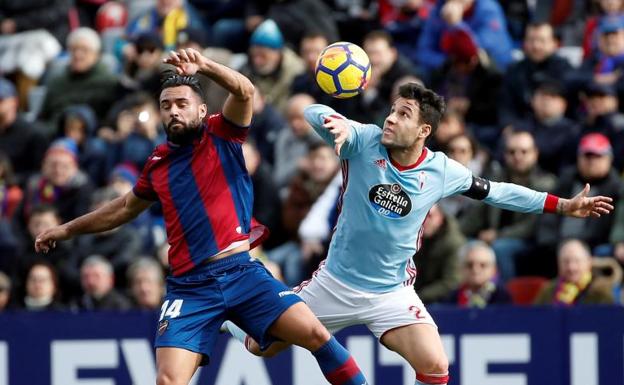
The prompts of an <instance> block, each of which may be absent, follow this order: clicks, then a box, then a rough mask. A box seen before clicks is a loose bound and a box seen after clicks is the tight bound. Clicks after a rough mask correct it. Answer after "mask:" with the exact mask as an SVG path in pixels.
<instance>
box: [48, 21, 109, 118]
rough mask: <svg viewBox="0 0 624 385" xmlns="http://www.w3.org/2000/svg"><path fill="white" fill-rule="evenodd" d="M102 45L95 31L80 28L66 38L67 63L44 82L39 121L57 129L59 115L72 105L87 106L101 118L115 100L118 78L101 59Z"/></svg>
mask: <svg viewBox="0 0 624 385" xmlns="http://www.w3.org/2000/svg"><path fill="white" fill-rule="evenodd" d="M101 48H102V43H101V41H100V37H99V36H98V34H97V32H95V31H94V30H92V29H90V28H86V27H82V28H78V29H75V30H73V31H72V32H71V33H70V34H69V35H68V36H67V49H68V50H69V63H68V64H67V66H66V67H65V68H63V69H62V70H61V72H60V73H58V74H53V75H51V77H50V78H49V79H48V80H47V82H46V83H45V86H46V90H47V92H46V96H45V100H44V102H43V106H42V108H41V112H40V114H39V119H41V120H43V121H44V122H46V123H47V124H48V126H49V127H56V123H57V120H58V117H59V115H60V114H61V113H62V112H63V111H64V110H65V108H66V107H68V106H70V105H72V104H87V105H89V106H90V107H91V108H93V110H94V111H95V113H96V115H97V117H98V119H102V118H104V116H105V114H106V112H107V111H108V109H109V108H110V106H111V104H112V103H113V102H114V101H115V100H116V99H117V96H118V95H117V93H118V85H119V82H118V79H117V76H116V75H114V74H113V73H111V71H110V69H109V68H108V67H107V66H106V65H105V64H104V63H103V62H102V61H101V60H100V58H101V56H100V51H101Z"/></svg>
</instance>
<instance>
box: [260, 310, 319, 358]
mask: <svg viewBox="0 0 624 385" xmlns="http://www.w3.org/2000/svg"><path fill="white" fill-rule="evenodd" d="M269 332H270V333H271V334H272V335H273V336H275V337H277V338H279V339H281V340H283V341H286V342H288V343H291V344H294V345H299V346H301V347H303V348H306V349H308V350H310V351H315V350H317V349H319V348H320V347H321V346H323V345H324V344H325V342H327V341H328V340H329V339H330V337H331V336H330V334H329V332H328V331H327V329H326V328H325V326H323V324H321V322H320V321H319V320H318V319H317V318H316V317H315V316H314V313H312V311H311V310H310V308H309V307H308V306H307V305H306V304H305V303H303V302H300V303H297V304H295V305H293V306H291V307H290V308H289V309H288V310H286V311H285V312H284V313H282V315H281V316H280V317H279V318H278V319H277V320H276V321H275V322H274V323H273V325H271V328H270V329H269Z"/></svg>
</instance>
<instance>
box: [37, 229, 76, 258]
mask: <svg viewBox="0 0 624 385" xmlns="http://www.w3.org/2000/svg"><path fill="white" fill-rule="evenodd" d="M69 237H70V236H69V232H68V231H67V227H65V226H64V225H61V226H55V227H53V228H51V229H48V230H45V231H44V232H42V233H41V234H39V235H37V238H36V239H35V251H36V252H37V253H41V252H44V253H47V252H48V251H50V249H53V248H55V247H56V241H64V240H66V239H69Z"/></svg>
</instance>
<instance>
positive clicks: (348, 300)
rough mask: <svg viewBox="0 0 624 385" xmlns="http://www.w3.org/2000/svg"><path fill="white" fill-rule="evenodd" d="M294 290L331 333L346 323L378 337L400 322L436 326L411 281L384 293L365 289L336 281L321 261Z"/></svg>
mask: <svg viewBox="0 0 624 385" xmlns="http://www.w3.org/2000/svg"><path fill="white" fill-rule="evenodd" d="M294 291H295V292H296V293H297V294H299V296H300V297H301V298H302V299H303V300H304V301H305V302H306V304H307V305H308V306H309V307H310V309H312V312H313V313H314V314H315V315H316V317H317V318H318V319H319V320H320V321H321V322H322V323H323V325H325V327H326V328H327V330H329V332H330V333H332V334H334V333H335V332H337V331H338V330H340V329H343V328H345V327H347V326H352V325H366V326H367V327H368V329H369V330H370V331H371V332H372V333H373V334H374V335H375V337H377V338H378V339H381V337H382V336H383V334H384V333H385V332H387V331H390V330H392V329H396V328H398V327H401V326H406V325H411V324H430V325H433V326H436V324H435V322H434V321H433V318H431V315H430V314H429V312H427V309H426V308H425V305H423V303H422V301H421V300H420V298H419V297H418V295H417V294H416V291H414V287H413V286H411V285H410V286H405V287H402V288H400V289H397V290H394V291H391V292H387V293H367V292H364V291H360V290H356V289H353V288H351V287H349V286H347V285H345V284H344V283H342V282H340V281H339V280H338V279H336V278H335V277H334V276H333V275H331V274H330V273H329V272H328V271H327V269H326V268H324V266H323V264H321V267H319V270H317V271H316V272H315V273H314V274H313V276H312V278H311V279H310V280H308V281H304V282H303V283H301V284H300V285H299V286H297V287H296V288H294ZM436 327H437V326H436Z"/></svg>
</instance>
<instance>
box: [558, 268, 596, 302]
mask: <svg viewBox="0 0 624 385" xmlns="http://www.w3.org/2000/svg"><path fill="white" fill-rule="evenodd" d="M591 280H592V275H591V272H587V273H585V274H583V276H582V277H581V280H580V282H579V283H578V284H576V283H573V282H566V281H564V280H563V279H558V280H557V286H556V287H555V296H554V300H553V303H554V304H555V305H559V306H571V305H574V304H575V303H576V301H577V300H578V298H579V295H580V294H581V293H582V292H583V291H584V290H585V289H586V288H587V286H589V284H590V282H591Z"/></svg>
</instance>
